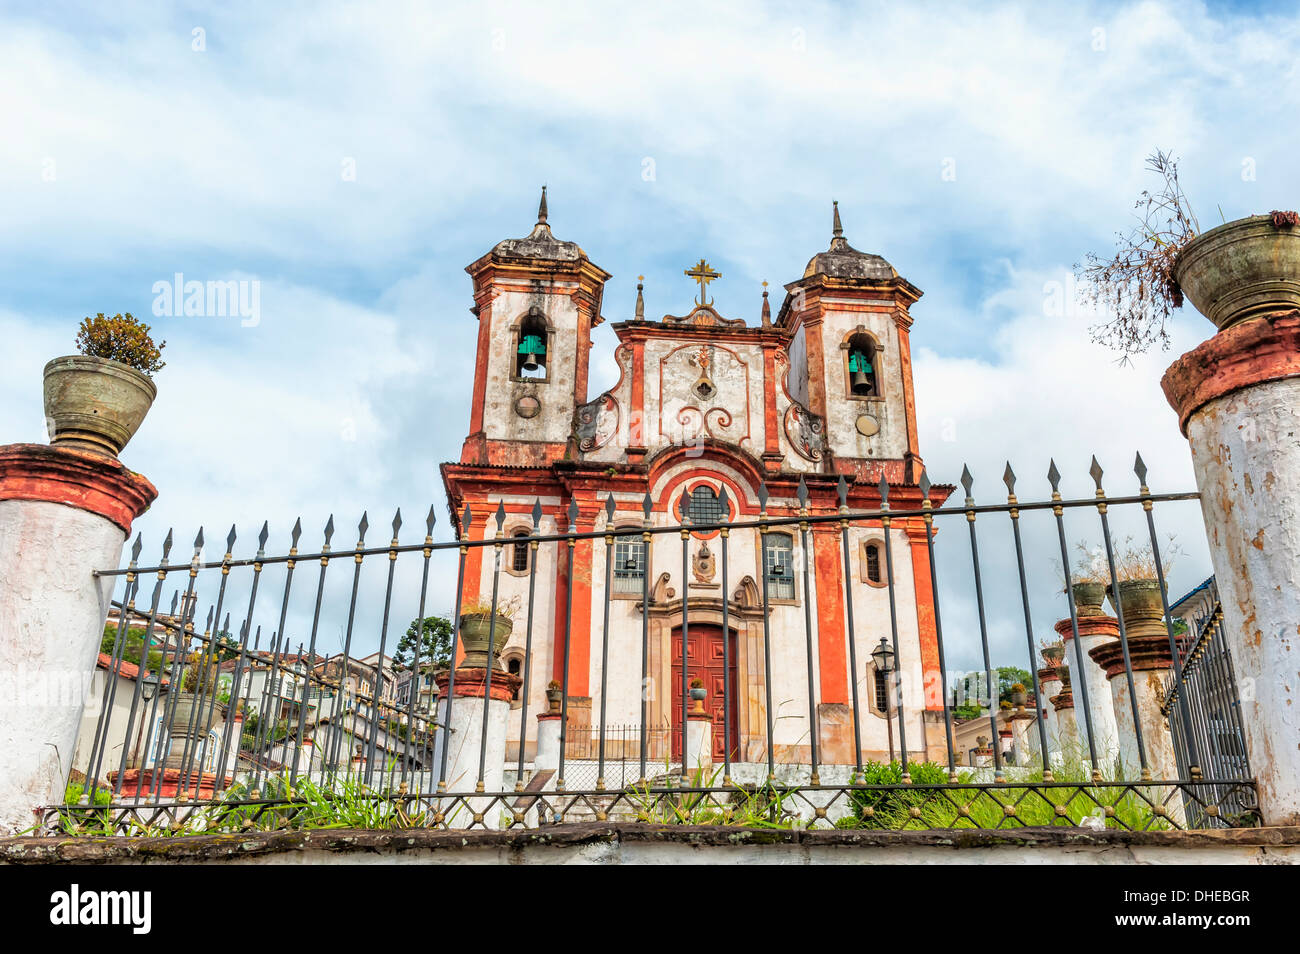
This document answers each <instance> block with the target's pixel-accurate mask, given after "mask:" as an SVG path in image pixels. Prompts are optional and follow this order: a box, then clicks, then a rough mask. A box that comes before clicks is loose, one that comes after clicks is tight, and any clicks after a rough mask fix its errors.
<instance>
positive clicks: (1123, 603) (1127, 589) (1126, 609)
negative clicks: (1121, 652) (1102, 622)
mask: <svg viewBox="0 0 1300 954" xmlns="http://www.w3.org/2000/svg"><path fill="white" fill-rule="evenodd" d="M1106 595H1107V596H1108V597H1109V598H1110V605H1111V606H1113V607H1115V611H1116V613H1120V612H1121V611H1122V619H1123V620H1124V632H1125V634H1126V635H1127V636H1128V638H1130V639H1133V638H1134V637H1138V636H1160V635H1162V634H1165V608H1164V603H1163V601H1162V600H1161V599H1160V584H1159V583H1158V582H1157V581H1156V580H1120V581H1119V605H1118V606H1116V601H1115V594H1114V593H1113V592H1112V590H1111V588H1110V587H1107V588H1106Z"/></svg>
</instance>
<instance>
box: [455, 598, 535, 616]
mask: <svg viewBox="0 0 1300 954" xmlns="http://www.w3.org/2000/svg"><path fill="white" fill-rule="evenodd" d="M519 606H520V599H519V597H518V596H512V597H510V599H508V600H499V601H498V602H497V605H496V613H497V615H498V616H503V617H505V618H506V619H510V620H512V619H514V618H515V616H516V614H518V612H519ZM460 615H461V616H491V615H492V604H491V603H490V602H489V601H487V600H485V599H483V598H482V597H481V596H480V597H476V598H475V599H472V600H470V601H469V602H468V603H466V604H464V605H463V606H461V608H460Z"/></svg>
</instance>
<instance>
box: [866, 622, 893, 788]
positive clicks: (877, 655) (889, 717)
mask: <svg viewBox="0 0 1300 954" xmlns="http://www.w3.org/2000/svg"><path fill="white" fill-rule="evenodd" d="M871 661H872V662H874V663H875V664H876V671H877V672H879V673H881V674H883V675H884V677H885V689H886V692H888V690H889V688H890V680H889V676H890V674H891V673H892V672H893V671H894V650H893V649H892V648H891V647H890V645H889V643H888V642H886V641H885V637H884V636H881V637H880V645H878V646H877V647H876V648H875V649H873V650H872V651H871ZM892 701H893V700H891V699H890V698H889V697H888V695H886V697H885V728H886V730H887V731H888V732H889V761H890V763H891V764H892V763H893V761H894V716H893V709H894V707H893V705H892V704H891V703H892Z"/></svg>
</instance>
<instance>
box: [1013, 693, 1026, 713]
mask: <svg viewBox="0 0 1300 954" xmlns="http://www.w3.org/2000/svg"><path fill="white" fill-rule="evenodd" d="M1027 701H1028V694H1027V693H1024V692H1013V693H1011V704H1012V705H1013V706H1015V707H1016V708H1018V709H1020V708H1023V707H1024V705H1025V703H1026V702H1027Z"/></svg>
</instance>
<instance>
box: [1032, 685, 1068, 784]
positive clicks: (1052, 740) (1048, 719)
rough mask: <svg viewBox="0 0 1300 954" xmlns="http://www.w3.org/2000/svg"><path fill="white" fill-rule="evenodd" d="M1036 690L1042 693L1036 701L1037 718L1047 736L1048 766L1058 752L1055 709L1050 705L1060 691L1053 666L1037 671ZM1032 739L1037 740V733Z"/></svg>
mask: <svg viewBox="0 0 1300 954" xmlns="http://www.w3.org/2000/svg"><path fill="white" fill-rule="evenodd" d="M1038 688H1039V691H1040V692H1041V693H1042V698H1040V699H1038V700H1037V702H1038V718H1040V719H1042V720H1043V732H1044V734H1045V735H1046V736H1047V754H1048V764H1049V765H1050V764H1051V758H1050V757H1051V755H1052V753H1053V752H1058V751H1060V749H1059V748H1057V745H1056V736H1057V732H1058V731H1059V730H1058V728H1057V722H1056V707H1055V706H1053V705H1052V697H1053V696H1055V695H1056V694H1057V693H1059V692H1060V691H1061V675H1060V673H1059V672H1057V670H1056V667H1055V666H1049V667H1048V668H1046V669H1040V670H1038ZM1034 737H1035V738H1038V732H1037V731H1035V732H1034Z"/></svg>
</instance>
